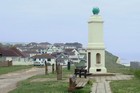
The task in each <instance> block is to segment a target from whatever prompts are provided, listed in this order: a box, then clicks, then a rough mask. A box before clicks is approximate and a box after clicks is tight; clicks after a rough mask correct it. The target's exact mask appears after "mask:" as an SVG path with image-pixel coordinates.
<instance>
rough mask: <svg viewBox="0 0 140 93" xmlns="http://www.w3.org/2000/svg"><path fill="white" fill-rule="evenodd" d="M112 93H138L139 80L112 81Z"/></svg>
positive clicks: (139, 88) (139, 87)
mask: <svg viewBox="0 0 140 93" xmlns="http://www.w3.org/2000/svg"><path fill="white" fill-rule="evenodd" d="M110 84H111V85H110V86H111V90H112V93H140V79H138V78H133V79H131V80H121V81H112V82H111V83H110Z"/></svg>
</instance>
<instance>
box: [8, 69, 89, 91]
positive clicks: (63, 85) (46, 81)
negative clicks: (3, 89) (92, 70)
mask: <svg viewBox="0 0 140 93" xmlns="http://www.w3.org/2000/svg"><path fill="white" fill-rule="evenodd" d="M73 71H74V69H71V70H70V71H68V70H67V69H66V68H64V69H63V79H62V80H58V81H57V78H56V77H57V76H56V74H52V73H50V74H48V75H39V76H33V77H31V78H29V79H27V80H24V81H22V82H20V83H19V84H18V87H17V89H15V90H13V91H11V92H10V93H68V86H69V82H68V81H69V80H68V79H69V77H70V75H72V74H73ZM90 90H91V84H87V85H86V86H85V87H84V88H83V89H78V90H76V91H74V92H73V93H90Z"/></svg>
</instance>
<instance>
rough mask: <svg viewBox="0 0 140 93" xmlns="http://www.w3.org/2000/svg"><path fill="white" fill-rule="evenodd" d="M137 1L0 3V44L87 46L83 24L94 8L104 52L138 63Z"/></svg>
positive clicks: (21, 0) (17, 0)
mask: <svg viewBox="0 0 140 93" xmlns="http://www.w3.org/2000/svg"><path fill="white" fill-rule="evenodd" d="M139 4H140V0H1V1H0V31H1V33H0V42H32V41H34V42H43V41H48V42H50V43H55V42H63V43H65V42H80V43H82V44H83V45H84V46H85V47H86V46H87V43H88V28H87V21H88V19H89V17H90V16H91V15H92V12H91V10H92V8H93V7H96V6H98V7H99V8H100V15H102V17H103V19H104V41H105V46H106V49H107V50H108V51H110V52H112V53H113V54H115V55H117V56H120V57H121V58H122V59H132V60H139V59H140V49H139V48H140V42H139V40H140V22H139V20H140V5H139Z"/></svg>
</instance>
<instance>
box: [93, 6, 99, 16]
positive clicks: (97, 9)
mask: <svg viewBox="0 0 140 93" xmlns="http://www.w3.org/2000/svg"><path fill="white" fill-rule="evenodd" d="M99 12H100V9H99V8H98V7H95V8H93V9H92V13H93V14H94V15H98V14H99Z"/></svg>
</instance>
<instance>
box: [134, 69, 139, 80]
mask: <svg viewBox="0 0 140 93" xmlns="http://www.w3.org/2000/svg"><path fill="white" fill-rule="evenodd" d="M134 75H135V77H137V78H139V79H140V70H134Z"/></svg>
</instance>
